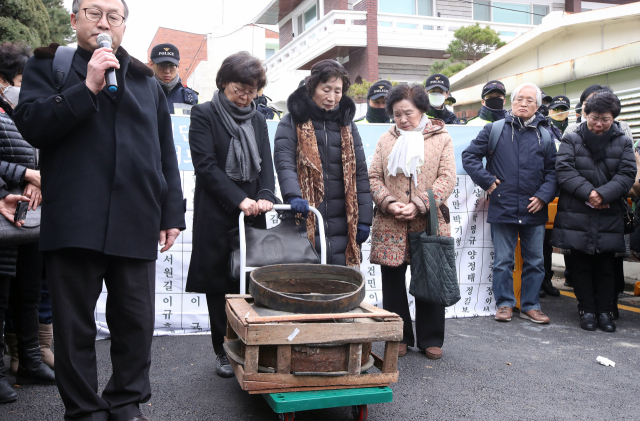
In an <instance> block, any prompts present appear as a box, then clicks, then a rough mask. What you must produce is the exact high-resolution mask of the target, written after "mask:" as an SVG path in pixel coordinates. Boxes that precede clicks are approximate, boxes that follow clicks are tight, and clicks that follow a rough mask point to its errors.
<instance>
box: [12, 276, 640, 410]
mask: <svg viewBox="0 0 640 421" xmlns="http://www.w3.org/2000/svg"><path fill="white" fill-rule="evenodd" d="M556 282H557V281H556ZM541 304H542V309H543V311H545V313H546V314H548V315H549V317H550V318H551V322H552V323H551V324H550V325H546V326H540V325H535V324H533V323H531V322H529V321H525V320H522V319H520V318H518V317H517V315H516V317H514V318H513V320H512V321H511V322H510V323H499V322H496V321H495V320H494V319H493V318H491V317H481V318H474V319H457V320H447V322H446V338H445V344H444V347H443V351H444V356H443V358H442V359H440V360H437V361H432V360H428V359H427V358H426V357H425V356H424V355H423V354H422V353H420V352H418V351H417V350H416V349H410V351H409V353H408V354H407V355H406V356H405V357H402V358H400V360H399V363H398V369H399V370H400V379H399V382H398V383H397V384H393V385H392V386H391V387H392V389H393V391H394V398H393V403H388V404H380V405H370V406H369V418H368V419H369V420H372V421H377V420H383V421H391V420H445V419H446V420H462V419H465V420H504V419H507V420H574V419H575V420H638V419H640V409H639V408H638V404H639V400H638V393H639V391H640V376H639V374H640V313H638V312H635V311H632V310H633V309H635V310H638V308H636V307H634V306H633V303H632V304H631V305H630V306H629V308H630V309H631V310H621V311H620V313H621V318H620V320H618V322H617V326H618V330H617V332H615V333H613V334H611V333H604V332H602V331H596V332H586V331H584V330H582V329H580V327H579V325H578V314H577V308H576V300H575V299H574V298H571V297H569V296H565V295H563V296H561V297H547V298H543V299H541ZM109 346H110V341H108V340H105V341H99V342H97V343H96V348H97V355H98V375H99V382H100V389H102V388H103V387H104V386H105V384H106V382H107V380H108V378H109V375H110V370H111V366H110V362H109ZM374 350H376V351H377V352H381V351H382V349H381V345H380V344H375V345H374ZM379 355H381V354H379ZM598 356H604V357H607V358H609V359H611V360H612V361H614V362H615V363H616V366H615V367H605V366H602V365H599V364H598V363H597V362H596V357H598ZM152 361H153V363H152V368H151V381H152V390H153V397H152V399H151V401H150V402H149V403H147V404H144V405H143V406H142V412H143V413H144V414H145V415H146V416H148V417H149V418H150V419H151V420H152V421H158V420H181V421H182V420H184V421H191V420H193V421H196V420H197V421H202V420H251V421H256V420H266V421H268V420H277V419H278V417H277V415H275V414H274V413H273V412H272V411H271V409H270V408H269V406H268V405H267V403H266V401H265V400H264V399H263V398H262V397H261V396H260V395H249V394H247V393H246V392H243V391H242V390H240V387H239V386H238V382H237V381H236V379H235V378H231V379H222V378H219V377H217V376H216V375H215V356H214V354H213V351H212V349H211V342H210V337H209V336H208V335H205V336H181V337H158V338H154V340H153V356H152ZM5 364H8V357H5ZM9 380H10V382H13V381H14V378H13V377H11V376H10V377H9ZM16 390H18V395H19V398H18V401H17V402H15V403H12V404H7V405H1V406H0V420H2V421H13V420H30V421H40V420H46V421H49V420H61V419H62V416H63V411H64V408H63V405H62V402H61V400H60V396H59V395H58V393H57V390H56V388H55V386H24V387H17V388H16ZM351 419H352V417H351V412H350V410H349V408H335V409H326V410H318V411H309V412H299V413H297V414H296V420H299V421H309V420H330V421H340V420H351Z"/></svg>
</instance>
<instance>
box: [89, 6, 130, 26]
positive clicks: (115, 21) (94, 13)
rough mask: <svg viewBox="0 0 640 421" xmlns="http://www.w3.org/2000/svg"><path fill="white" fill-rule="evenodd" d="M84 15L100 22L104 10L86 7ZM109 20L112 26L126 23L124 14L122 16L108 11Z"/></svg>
mask: <svg viewBox="0 0 640 421" xmlns="http://www.w3.org/2000/svg"><path fill="white" fill-rule="evenodd" d="M80 10H84V16H85V17H86V18H87V20H88V21H89V22H99V21H100V19H102V15H104V12H103V11H102V10H100V9H92V8H84V9H80ZM107 22H109V25H111V26H121V25H122V24H123V23H124V16H120V15H119V14H117V13H115V12H109V13H107Z"/></svg>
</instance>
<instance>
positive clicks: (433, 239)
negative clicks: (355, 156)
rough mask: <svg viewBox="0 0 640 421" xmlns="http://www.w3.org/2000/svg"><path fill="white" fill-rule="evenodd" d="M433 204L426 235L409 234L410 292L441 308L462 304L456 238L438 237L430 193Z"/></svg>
mask: <svg viewBox="0 0 640 421" xmlns="http://www.w3.org/2000/svg"><path fill="white" fill-rule="evenodd" d="M427 194H428V195H429V203H430V204H432V207H431V209H430V210H429V216H428V219H427V227H426V228H425V230H424V232H411V233H409V246H410V251H411V283H410V285H409V292H410V293H411V295H413V296H414V297H415V298H416V299H418V300H420V301H423V302H426V303H430V304H436V305H441V306H446V307H448V306H452V305H454V304H455V303H457V302H458V301H460V298H461V297H460V286H459V284H458V275H457V271H456V258H455V246H454V240H453V237H444V236H441V235H440V233H439V227H438V211H437V209H436V208H435V203H436V200H435V198H434V197H433V191H432V190H427Z"/></svg>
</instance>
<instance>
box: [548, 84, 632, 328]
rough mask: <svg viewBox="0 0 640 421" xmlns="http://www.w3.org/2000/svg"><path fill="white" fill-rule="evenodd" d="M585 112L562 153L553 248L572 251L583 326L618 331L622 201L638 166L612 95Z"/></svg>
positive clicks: (592, 101) (558, 162) (589, 105)
mask: <svg viewBox="0 0 640 421" xmlns="http://www.w3.org/2000/svg"><path fill="white" fill-rule="evenodd" d="M584 111H585V114H586V124H583V125H581V126H580V127H579V128H578V130H577V131H576V132H575V133H569V134H566V135H565V137H564V138H563V139H562V144H561V145H560V149H559V151H558V157H557V160H556V176H557V179H558V182H559V183H560V188H561V190H560V199H559V200H558V213H557V215H556V219H555V223H554V229H553V238H552V245H553V246H555V247H559V248H563V249H569V250H571V261H572V273H573V279H574V281H573V284H574V291H575V294H576V298H577V299H578V310H579V311H580V326H581V327H582V328H583V329H585V330H595V329H596V325H598V326H600V328H601V329H602V330H604V331H605V332H614V331H615V329H616V325H615V324H614V322H613V320H612V315H611V312H612V310H613V305H612V304H613V301H614V256H615V253H621V252H624V251H625V243H624V225H623V220H622V214H623V211H624V206H623V205H624V202H623V201H624V200H626V196H627V193H628V192H629V189H631V186H632V185H633V181H634V178H635V176H636V162H635V158H634V154H633V144H632V141H631V139H629V138H628V137H626V136H625V135H624V133H622V131H621V130H620V128H619V126H618V125H617V124H614V119H615V118H616V117H617V116H618V115H619V114H620V101H619V100H618V98H617V97H616V96H615V95H614V94H613V93H611V92H598V93H596V95H594V96H593V97H592V98H591V99H589V101H588V102H587V103H586V104H585V106H584ZM596 314H597V317H596Z"/></svg>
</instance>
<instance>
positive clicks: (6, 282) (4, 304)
mask: <svg viewBox="0 0 640 421" xmlns="http://www.w3.org/2000/svg"><path fill="white" fill-rule="evenodd" d="M10 288H11V277H9V276H4V275H0V357H2V354H3V352H4V321H5V316H6V314H7V308H8V307H9V289H10Z"/></svg>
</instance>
